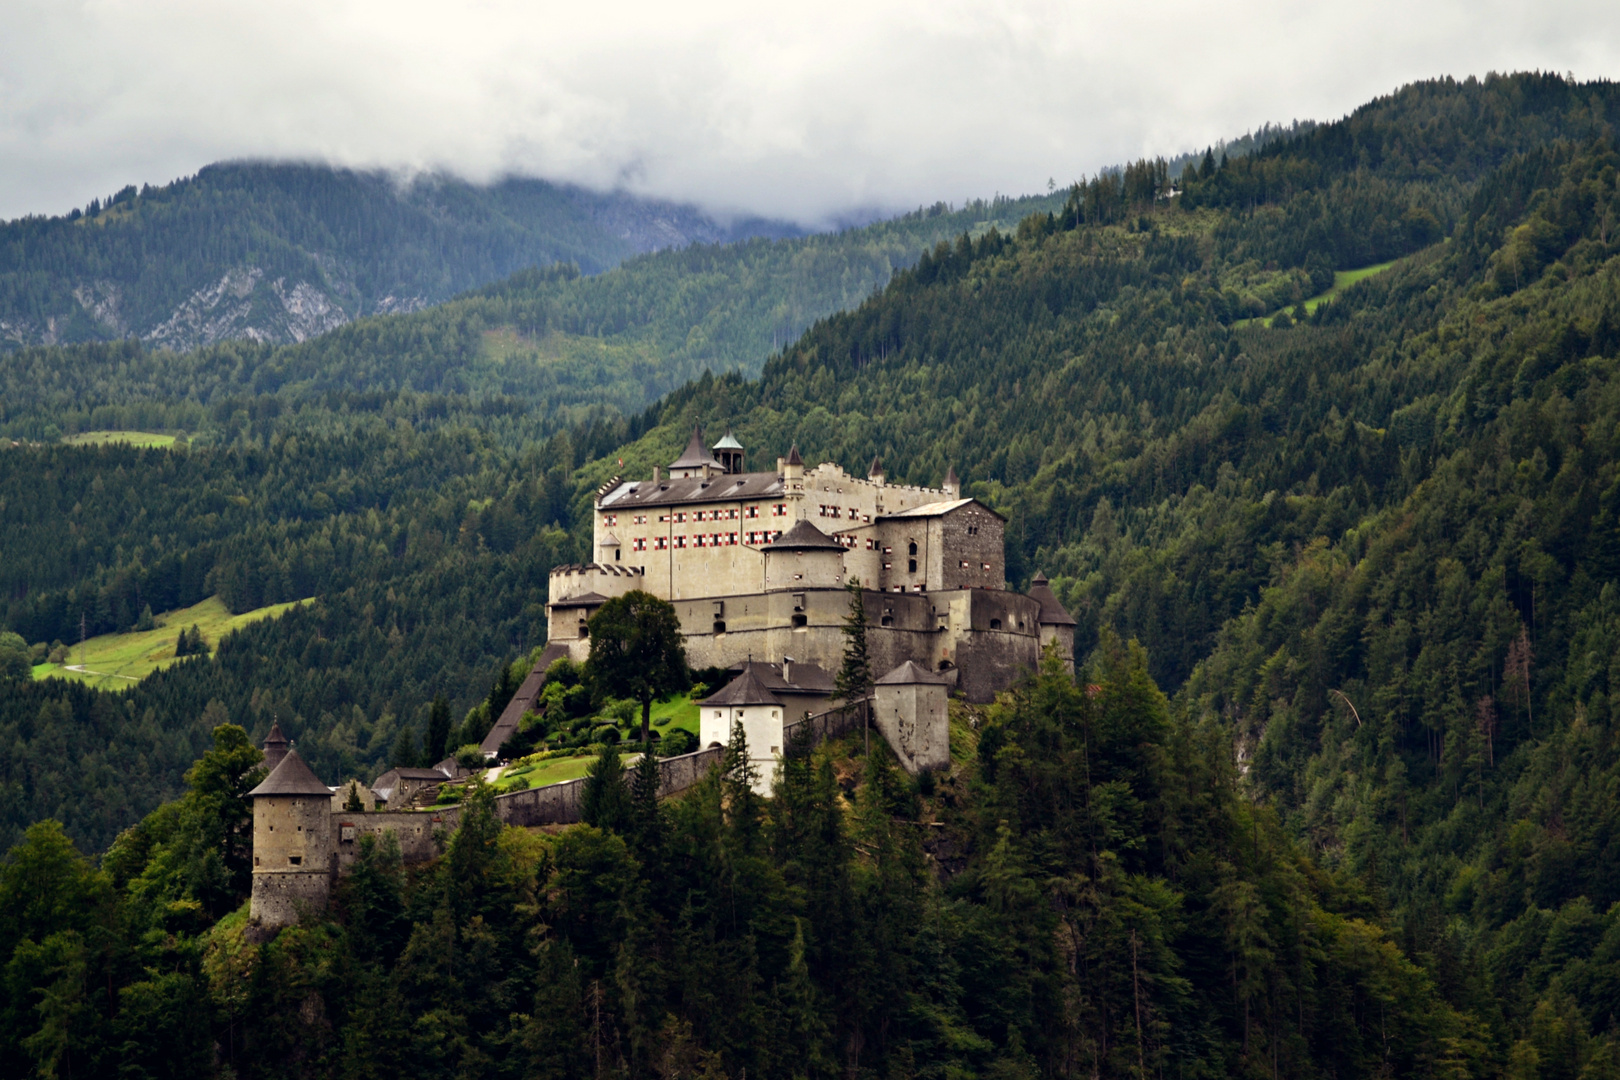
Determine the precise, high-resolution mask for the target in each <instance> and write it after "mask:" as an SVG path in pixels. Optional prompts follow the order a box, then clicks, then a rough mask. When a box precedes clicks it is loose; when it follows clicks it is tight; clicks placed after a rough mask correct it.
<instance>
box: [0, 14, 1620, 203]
mask: <svg viewBox="0 0 1620 1080" xmlns="http://www.w3.org/2000/svg"><path fill="white" fill-rule="evenodd" d="M0 9H3V11H4V16H3V18H0V217H6V218H10V217H15V216H18V215H21V214H25V213H61V212H65V211H66V210H68V209H70V208H72V207H74V206H79V205H83V204H84V203H86V202H88V201H89V199H90V198H91V197H93V196H98V195H99V196H105V195H107V194H109V193H110V192H112V191H114V190H115V189H117V188H118V187H120V186H122V185H123V184H126V183H131V182H134V183H145V182H150V183H164V182H167V181H169V180H171V179H173V178H175V177H177V176H181V175H185V174H188V173H190V172H194V171H195V170H196V169H197V168H198V167H199V166H201V165H204V164H207V163H208V162H210V161H216V160H219V159H222V158H230V157H247V156H253V157H274V158H298V159H306V160H322V161H332V162H337V163H343V164H352V165H366V166H386V167H390V168H402V169H421V168H428V169H447V170H450V171H453V172H456V173H459V174H461V175H464V176H467V177H470V178H475V179H483V178H489V177H492V176H496V175H499V174H502V173H521V174H526V175H539V176H545V177H550V178H554V179H564V180H572V181H577V182H581V183H584V184H588V185H591V186H595V187H614V186H618V187H624V188H627V189H629V190H632V191H636V192H640V193H645V194H653V195H658V196H664V197H673V198H678V199H688V200H693V201H696V202H699V203H702V204H704V205H707V206H709V207H711V208H714V209H718V210H722V211H726V210H733V211H752V212H762V213H769V214H775V215H781V216H787V217H793V218H797V219H799V220H802V221H807V222H808V221H814V220H818V219H821V218H824V217H827V216H830V215H836V214H838V213H840V212H842V211H846V210H849V209H852V208H886V209H895V208H907V207H911V206H915V205H918V204H920V203H925V202H932V201H935V200H937V199H947V200H952V201H960V200H961V199H963V198H965V197H970V196H976V195H990V194H993V193H995V192H998V191H1000V192H1004V193H1014V194H1021V193H1028V192H1032V191H1036V190H1044V188H1045V186H1046V181H1047V178H1048V177H1055V178H1056V180H1057V181H1058V182H1059V183H1063V182H1064V181H1066V180H1069V179H1072V178H1074V177H1076V176H1079V175H1081V174H1084V173H1087V172H1090V171H1092V170H1095V169H1096V168H1097V167H1099V166H1102V165H1107V164H1111V163H1114V162H1118V161H1122V160H1125V159H1128V158H1134V157H1139V156H1141V155H1143V154H1156V153H1164V154H1167V155H1168V154H1171V153H1175V152H1178V151H1180V150H1183V149H1187V148H1191V147H1195V146H1201V145H1203V144H1204V143H1206V142H1208V141H1211V140H1213V139H1215V138H1218V137H1220V136H1222V135H1236V134H1241V133H1243V132H1244V131H1246V130H1248V129H1249V128H1251V127H1254V126H1257V125H1258V124H1260V123H1262V122H1264V121H1268V120H1271V121H1284V122H1286V121H1288V120H1292V119H1295V118H1301V119H1303V118H1315V119H1331V118H1335V117H1338V116H1341V115H1343V114H1344V113H1345V112H1347V111H1348V110H1350V109H1352V108H1354V107H1355V106H1356V105H1357V104H1359V103H1361V102H1363V101H1365V100H1367V99H1368V98H1370V97H1373V96H1375V95H1377V94H1380V93H1383V92H1387V91H1388V90H1391V89H1393V88H1395V87H1397V86H1399V85H1400V84H1402V83H1404V82H1408V81H1411V80H1413V79H1419V78H1428V77H1432V76H1436V75H1441V74H1453V75H1457V76H1463V75H1467V74H1470V73H1472V74H1480V75H1483V74H1484V73H1485V72H1487V71H1491V70H1500V71H1511V70H1522V69H1527V68H1540V69H1543V70H1555V71H1560V72H1563V71H1573V72H1575V74H1576V75H1577V76H1578V77H1581V78H1595V77H1611V78H1612V77H1617V76H1620V4H1616V3H1615V2H1614V0H1592V2H1587V0H1520V2H1516V3H1502V2H1499V0H1467V2H1460V0H1452V2H1441V3H1430V2H1425V0H1400V2H1395V0H1364V2H1362V3H1357V4H1346V3H1343V2H1342V0H1339V2H1333V3H1320V2H1299V0H1294V2H1281V0H1228V2H1226V3H1219V4H1217V3H1201V4H1192V3H1168V2H1160V0H1131V2H1127V3H1120V2H1119V0H1108V2H1106V3H1105V2H1097V0H1069V2H1050V0H1005V2H1002V3H962V2H958V0H859V2H845V0H818V2H816V3H803V2H799V0H778V2H776V3H770V4H762V3H759V2H757V0H753V2H749V3H742V2H733V0H688V2H687V3H684V4H681V3H670V2H668V0H664V2H660V3H627V2H619V0H600V2H596V3H591V2H582V0H572V2H569V3H559V2H556V0H473V2H461V3H457V2H450V0H433V2H420V0H273V2H270V3H266V2H264V0H253V2H247V0H3V5H0Z"/></svg>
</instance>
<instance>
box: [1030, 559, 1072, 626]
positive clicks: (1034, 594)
mask: <svg viewBox="0 0 1620 1080" xmlns="http://www.w3.org/2000/svg"><path fill="white" fill-rule="evenodd" d="M1029 598H1030V599H1031V600H1038V601H1040V604H1041V617H1040V619H1039V622H1040V624H1041V625H1042V626H1078V625H1079V623H1078V622H1076V621H1075V618H1074V616H1073V615H1070V614H1069V613H1068V611H1066V610H1065V609H1064V607H1063V604H1062V602H1061V601H1059V600H1058V598H1057V593H1055V592H1053V591H1052V586H1051V584H1050V583H1048V582H1047V580H1046V575H1045V574H1043V573H1041V572H1040V571H1039V570H1037V571H1035V576H1034V577H1033V578H1031V579H1030V582H1029Z"/></svg>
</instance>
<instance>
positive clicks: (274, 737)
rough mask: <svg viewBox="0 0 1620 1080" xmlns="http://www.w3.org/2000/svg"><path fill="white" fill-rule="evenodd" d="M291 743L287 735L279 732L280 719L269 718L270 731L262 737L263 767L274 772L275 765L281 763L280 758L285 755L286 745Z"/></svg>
mask: <svg viewBox="0 0 1620 1080" xmlns="http://www.w3.org/2000/svg"><path fill="white" fill-rule="evenodd" d="M291 745H292V743H290V742H288V741H287V736H285V735H283V734H282V733H281V723H280V721H277V720H271V721H270V733H269V734H268V735H266V736H265V737H264V743H263V746H264V766H265V768H267V769H269V770H271V771H272V772H274V771H275V768H276V766H277V765H280V764H281V759H282V758H284V757H286V756H287V747H289V746H291Z"/></svg>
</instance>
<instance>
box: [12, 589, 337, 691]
mask: <svg viewBox="0 0 1620 1080" xmlns="http://www.w3.org/2000/svg"><path fill="white" fill-rule="evenodd" d="M309 602H310V601H309V600H293V601H291V602H289V603H285V604H272V605H270V606H269V607H262V608H258V609H257V610H254V611H246V612H243V613H242V614H240V615H232V614H231V612H230V609H229V608H227V607H226V606H225V602H224V601H223V600H221V599H220V598H219V597H217V596H210V597H209V598H208V599H207V600H204V601H203V602H202V603H200V604H193V605H192V606H191V607H188V608H180V609H178V610H176V611H169V612H165V613H164V614H162V615H159V616H157V617H156V620H155V621H156V623H157V626H156V627H154V628H153V629H151V630H132V631H130V632H129V633H126V634H101V635H99V636H97V637H93V638H89V639H87V640H86V641H85V643H84V644H83V645H82V646H81V645H79V644H78V643H77V642H75V643H74V644H73V645H72V646H70V648H69V656H68V659H67V663H65V664H39V665H37V666H36V667H35V668H34V678H36V679H77V680H78V681H80V682H86V683H89V684H90V685H92V686H95V687H98V688H100V689H102V690H120V689H128V688H129V687H131V686H134V685H135V684H136V683H138V682H140V681H141V680H142V679H144V678H146V676H148V675H150V674H152V672H154V671H160V670H162V669H163V668H166V667H168V666H169V665H170V664H173V663H175V662H176V661H177V660H183V659H185V658H184V657H177V656H175V655H174V648H175V641H176V639H177V638H178V637H179V636H180V632H181V631H182V630H190V629H191V628H192V627H193V626H196V627H197V629H198V630H200V631H202V636H203V644H204V647H205V648H206V649H207V650H208V651H210V652H212V651H213V650H214V648H216V647H217V646H218V645H219V639H220V638H222V637H224V636H225V635H226V634H228V633H230V632H231V631H232V630H235V629H237V628H238V627H241V626H246V625H248V624H249V623H253V622H258V621H259V620H260V619H269V618H273V617H275V616H277V615H280V614H281V613H282V612H284V611H287V610H288V609H289V608H294V607H297V606H298V605H299V604H307V603H309Z"/></svg>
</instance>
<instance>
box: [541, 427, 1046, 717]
mask: <svg viewBox="0 0 1620 1080" xmlns="http://www.w3.org/2000/svg"><path fill="white" fill-rule="evenodd" d="M1005 527H1006V522H1005V520H1004V519H1003V518H1002V517H1001V515H999V514H997V513H996V512H995V511H994V510H991V509H990V508H989V507H987V506H984V505H983V504H981V503H979V502H978V501H977V500H975V499H969V498H963V497H962V491H961V485H960V483H959V482H958V481H957V478H956V474H955V472H954V471H949V472H947V474H946V476H945V482H944V484H943V486H942V487H939V488H924V487H911V486H906V485H900V484H890V483H888V482H887V478H886V477H885V475H884V471H883V465H882V463H881V462H880V461H877V460H874V461H873V462H872V464H871V467H870V468H869V469H868V470H867V475H866V477H865V478H864V479H862V478H860V477H855V476H851V475H849V474H848V473H846V472H845V471H844V470H843V469H842V468H840V467H839V466H838V465H835V464H831V463H824V464H821V465H818V466H816V467H815V468H813V469H807V468H806V467H805V464H804V462H803V460H802V459H801V458H800V456H799V451H798V448H797V447H794V448H793V449H791V450H790V451H789V452H788V455H787V456H786V457H785V458H778V459H777V464H776V468H775V469H774V470H768V471H765V472H749V471H747V470H746V468H745V467H744V451H743V447H742V446H741V445H740V444H738V442H737V440H736V439H734V438H733V437H732V436H731V435H730V434H727V435H726V436H725V437H724V438H722V439H721V440H720V441H719V442H717V443H715V444H714V446H713V448H712V450H711V449H705V447H704V445H703V438H702V432H701V430H696V431H694V432H693V433H692V438H691V441H690V442H689V443H688V444H687V447H686V451H685V452H684V453H682V454H681V456H680V457H679V458H678V459H676V461H675V462H674V463H673V464H671V465H670V466H669V473H668V475H667V476H665V475H663V474H662V472H661V470H659V469H656V468H655V469H654V470H653V475H652V477H651V479H647V480H639V481H637V480H625V479H623V478H620V477H615V478H614V479H613V480H610V481H609V482H608V483H606V484H604V485H603V486H602V487H601V488H600V489H599V490H598V493H597V498H596V505H595V522H594V529H593V534H594V535H593V547H594V553H595V556H596V561H595V562H591V563H586V564H583V565H571V566H559V567H557V568H556V569H554V570H553V571H552V572H551V594H550V595H551V601H550V604H549V605H548V608H547V614H548V617H549V636H548V640H549V642H550V646H549V648H548V650H547V653H548V655H549V656H550V657H556V656H561V655H567V656H571V657H572V658H574V659H575V660H580V661H583V660H584V659H585V658H586V657H587V656H588V655H589V653H590V640H589V619H590V617H591V615H592V614H594V613H595V611H596V610H597V609H598V608H600V607H601V606H602V605H603V604H604V603H606V602H607V601H608V600H609V599H610V598H612V597H614V596H620V595H623V594H624V593H626V592H629V591H630V590H632V589H644V590H646V591H647V592H650V593H652V594H653V595H655V596H658V597H660V598H662V599H664V600H667V601H669V602H670V603H671V604H673V605H674V607H675V610H676V611H677V613H678V614H679V615H680V620H681V631H682V634H683V635H684V636H685V639H686V654H687V659H688V661H689V662H690V663H691V665H692V666H693V667H726V668H732V667H735V666H736V665H738V664H741V663H744V662H746V661H749V660H763V661H768V662H771V663H775V664H780V663H783V662H784V661H789V662H791V661H797V662H800V663H808V664H815V665H817V666H819V667H820V668H822V669H824V670H827V671H836V670H838V668H839V667H840V666H841V665H842V663H843V652H844V634H843V627H844V619H845V616H847V615H848V614H849V608H850V603H849V594H848V592H847V591H846V589H845V583H846V582H848V581H849V580H850V579H852V578H854V579H858V580H859V581H860V584H861V587H862V588H863V589H864V590H865V595H864V598H863V599H864V603H865V607H866V615H867V619H868V622H869V624H870V629H869V630H868V634H867V645H868V648H869V650H870V652H871V662H872V670H873V672H874V673H877V674H882V673H886V672H889V671H892V670H894V669H896V668H898V667H899V666H900V665H902V664H904V663H906V662H908V661H909V662H911V663H913V664H915V665H917V666H918V667H919V668H926V669H927V670H929V671H936V672H937V671H946V672H954V673H955V674H954V675H953V676H952V678H953V679H954V681H955V686H956V688H957V689H958V690H959V691H961V692H962V693H963V694H965V695H966V696H967V698H968V700H970V701H978V702H983V701H989V700H991V699H992V698H993V697H994V696H995V694H996V693H997V692H998V691H1000V690H1003V689H1005V688H1006V687H1008V686H1009V685H1011V684H1012V683H1013V682H1014V681H1015V680H1016V679H1017V677H1018V676H1019V674H1021V673H1022V672H1024V671H1027V670H1029V669H1030V668H1032V667H1034V666H1035V664H1036V662H1037V661H1038V659H1039V657H1040V653H1041V649H1042V647H1043V646H1044V645H1046V644H1047V643H1048V642H1053V641H1055V642H1056V643H1057V648H1058V651H1059V652H1060V653H1061V654H1062V655H1063V657H1064V659H1065V660H1067V661H1069V662H1070V663H1072V662H1073V653H1074V625H1075V623H1074V619H1073V618H1071V617H1070V616H1069V614H1068V612H1066V611H1064V610H1063V607H1062V605H1061V604H1059V603H1058V601H1057V598H1056V596H1054V595H1053V594H1052V592H1051V589H1050V588H1048V587H1047V586H1046V582H1045V579H1044V578H1037V580H1036V584H1035V588H1033V589H1032V590H1031V593H1030V594H1029V595H1023V594H1020V593H1015V592H1010V591H1008V589H1007V584H1006V580H1005V577H1006V555H1005V550H1004V540H1005V537H1004V533H1005Z"/></svg>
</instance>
